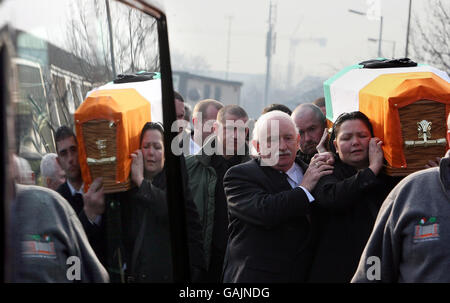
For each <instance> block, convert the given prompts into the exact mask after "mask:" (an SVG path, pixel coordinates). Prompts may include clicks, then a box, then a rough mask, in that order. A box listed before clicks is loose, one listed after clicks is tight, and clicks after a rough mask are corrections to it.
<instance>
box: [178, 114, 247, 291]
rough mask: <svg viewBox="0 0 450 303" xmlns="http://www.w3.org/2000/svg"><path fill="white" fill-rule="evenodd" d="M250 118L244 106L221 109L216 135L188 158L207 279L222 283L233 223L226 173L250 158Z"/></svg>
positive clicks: (215, 125) (187, 163) (215, 123)
mask: <svg viewBox="0 0 450 303" xmlns="http://www.w3.org/2000/svg"><path fill="white" fill-rule="evenodd" d="M247 120H248V116H247V113H246V112H245V110H244V109H243V108H242V107H240V106H237V105H227V106H225V107H223V108H221V109H220V110H219V112H218V113H217V120H216V121H215V122H214V125H213V129H214V135H213V136H211V137H210V138H209V139H207V141H206V142H205V144H204V145H203V148H202V149H201V150H200V151H199V153H197V154H195V155H193V156H188V157H187V158H186V167H187V170H188V174H189V186H190V188H191V191H192V193H193V195H194V202H195V204H196V206H197V209H198V211H199V215H200V220H201V223H202V226H203V239H204V251H205V256H206V261H207V268H208V272H207V278H206V282H212V283H218V282H221V277H222V268H223V260H224V255H225V248H226V245H227V240H228V223H229V222H228V210H227V200H226V197H225V193H224V189H223V176H224V175H225V173H226V171H227V170H228V169H229V168H230V167H232V166H234V165H237V164H239V163H243V162H246V161H248V160H250V158H249V156H248V147H247V145H246V141H245V138H246V135H247V133H248V129H247V125H246V122H247Z"/></svg>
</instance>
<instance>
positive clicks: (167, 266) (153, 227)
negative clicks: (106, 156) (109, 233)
mask: <svg viewBox="0 0 450 303" xmlns="http://www.w3.org/2000/svg"><path fill="white" fill-rule="evenodd" d="M182 162H183V163H184V161H182ZM182 170H183V177H184V178H183V179H184V181H185V193H184V196H185V199H186V224H187V228H186V229H187V238H188V248H189V252H188V253H189V257H190V265H191V266H190V269H191V277H192V281H193V282H199V281H202V279H203V275H204V274H205V270H206V265H205V256H204V252H203V236H202V228H201V225H200V220H199V217H198V212H197V208H196V206H195V204H194V202H193V200H192V195H191V192H190V190H189V187H188V186H187V173H186V170H185V168H183V167H182ZM165 190H166V174H165V170H163V171H162V172H161V173H160V174H158V175H157V176H156V177H155V178H154V179H153V181H152V182H150V181H149V180H144V181H143V182H142V184H141V186H140V187H139V188H133V189H132V190H130V191H129V192H127V193H125V194H124V195H123V197H122V198H121V208H122V210H121V212H122V218H121V220H122V236H123V238H122V240H123V245H124V256H123V257H124V261H125V262H126V263H127V271H126V275H127V276H128V277H129V278H128V280H129V281H133V282H172V280H173V277H172V256H171V242H170V241H171V240H170V225H169V216H168V206H167V198H166V192H165ZM141 230H142V231H141ZM140 233H142V235H143V236H142V237H141V236H140Z"/></svg>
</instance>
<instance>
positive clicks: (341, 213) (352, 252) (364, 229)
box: [309, 111, 394, 283]
mask: <svg viewBox="0 0 450 303" xmlns="http://www.w3.org/2000/svg"><path fill="white" fill-rule="evenodd" d="M382 144H383V142H382V141H381V140H380V139H379V138H376V137H374V134H373V129H372V125H371V123H370V121H369V119H368V118H367V116H366V115H364V114H363V113H361V112H359V111H357V112H351V113H344V114H342V115H340V116H339V117H338V118H337V120H336V121H335V123H334V125H333V132H332V134H331V138H330V147H331V150H332V152H333V153H334V155H335V168H334V171H333V174H331V175H328V176H325V177H322V178H321V179H320V180H319V183H318V184H317V186H316V187H315V189H314V192H313V195H314V197H315V198H316V201H317V203H315V209H314V219H315V220H314V221H315V224H316V231H317V232H318V242H317V250H316V253H315V258H314V261H313V264H312V269H311V274H310V279H309V281H310V282H343V283H344V282H350V280H351V278H352V276H353V274H354V272H355V270H356V267H357V265H358V261H359V259H360V256H361V254H362V251H363V249H364V246H365V244H366V242H367V240H368V238H369V235H370V233H371V231H372V228H373V225H374V223H375V218H376V216H377V213H378V210H379V208H380V206H381V204H382V203H383V201H384V199H385V197H386V196H387V194H388V193H389V192H390V190H391V189H392V188H393V185H394V184H393V182H394V181H393V180H392V179H391V178H390V177H388V176H386V175H384V174H383V173H382V172H381V169H382V167H383V161H384V158H383V150H382V148H381V145H382ZM319 165H320V163H319Z"/></svg>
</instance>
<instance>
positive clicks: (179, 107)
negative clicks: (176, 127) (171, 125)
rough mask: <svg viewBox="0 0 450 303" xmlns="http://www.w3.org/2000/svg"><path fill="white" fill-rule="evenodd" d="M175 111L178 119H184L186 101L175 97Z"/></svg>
mask: <svg viewBox="0 0 450 303" xmlns="http://www.w3.org/2000/svg"><path fill="white" fill-rule="evenodd" d="M175 112H176V114H177V120H183V119H184V102H181V101H180V100H178V99H175Z"/></svg>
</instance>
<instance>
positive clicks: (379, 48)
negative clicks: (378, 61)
mask: <svg viewBox="0 0 450 303" xmlns="http://www.w3.org/2000/svg"><path fill="white" fill-rule="evenodd" d="M348 12H349V13H353V14H357V15H361V16H367V14H366V13H363V12H360V11H355V10H353V9H349V10H348ZM382 35H383V16H380V35H379V38H378V57H381V41H382Z"/></svg>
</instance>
